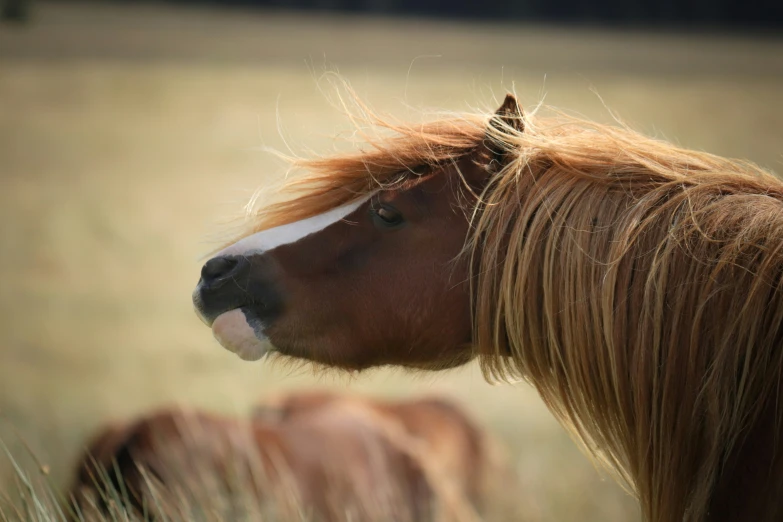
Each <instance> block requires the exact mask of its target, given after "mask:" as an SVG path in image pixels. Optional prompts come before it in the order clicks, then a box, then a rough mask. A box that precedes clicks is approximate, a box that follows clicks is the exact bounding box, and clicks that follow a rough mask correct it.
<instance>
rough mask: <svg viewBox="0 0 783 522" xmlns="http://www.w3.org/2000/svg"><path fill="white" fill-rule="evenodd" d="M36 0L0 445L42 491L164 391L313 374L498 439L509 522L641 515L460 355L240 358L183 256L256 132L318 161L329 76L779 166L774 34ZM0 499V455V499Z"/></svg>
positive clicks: (15, 50)
mask: <svg viewBox="0 0 783 522" xmlns="http://www.w3.org/2000/svg"><path fill="white" fill-rule="evenodd" d="M34 8H35V10H34V18H33V20H32V22H31V23H30V24H29V25H26V26H10V25H5V26H3V25H0V438H2V441H3V442H5V443H6V444H7V445H8V446H9V448H10V450H11V452H12V453H13V455H14V456H15V457H17V458H18V459H19V460H20V462H22V463H23V464H24V465H26V466H32V461H31V459H30V458H28V457H27V449H25V445H27V446H29V448H30V449H31V450H32V451H33V452H34V453H35V454H36V455H37V456H38V458H39V459H40V460H41V461H42V462H43V463H45V464H46V465H48V467H49V468H50V470H51V473H50V476H49V480H51V482H52V484H54V486H56V487H61V486H63V485H64V483H65V481H66V480H67V479H68V477H69V474H70V473H71V467H72V466H73V463H74V461H75V459H76V457H77V455H78V453H79V451H80V450H81V448H82V445H83V444H84V443H85V440H86V437H87V436H89V435H90V434H91V433H92V432H93V431H94V430H95V429H96V428H97V427H98V426H99V425H100V424H102V423H103V422H106V421H108V420H110V419H120V418H126V417H129V416H132V415H135V414H138V413H141V412H143V411H146V410H147V409H149V408H151V407H155V406H160V405H164V404H169V403H172V402H183V403H187V404H194V405H199V406H202V407H204V408H207V409H211V410H215V411H224V412H236V413H239V414H243V413H245V412H246V411H247V409H248V408H249V407H250V405H251V404H252V403H253V402H254V401H255V400H257V399H258V398H259V397H262V396H264V394H265V393H269V392H272V391H279V390H283V389H291V388H301V387H309V386H314V385H317V386H329V387H341V388H345V389H348V390H351V391H353V392H356V393H373V394H378V395H386V396H400V395H413V394H419V393H435V392H437V393H442V394H445V395H447V396H450V397H453V398H455V399H456V400H458V401H460V402H461V403H463V404H464V405H465V407H466V408H467V409H468V410H469V411H471V412H472V413H473V415H474V416H475V417H476V418H478V419H480V420H481V421H482V422H484V423H486V425H487V426H489V427H490V429H491V430H492V431H493V432H494V433H495V434H497V436H498V437H499V438H500V439H501V440H502V441H503V443H504V444H505V445H506V446H507V447H508V448H509V454H510V456H511V458H512V459H513V463H514V465H515V467H516V469H517V470H518V471H519V473H520V476H521V483H522V488H524V491H523V492H521V493H520V495H519V498H520V499H522V500H520V502H524V503H526V504H525V506H524V510H525V512H526V513H528V515H529V518H530V520H536V521H538V520H540V521H558V522H560V521H562V522H567V521H579V522H591V521H596V522H598V521H600V522H613V521H618V522H619V521H629V520H630V521H632V520H636V519H637V518H638V515H637V512H636V507H635V504H634V502H633V500H632V499H631V498H630V497H628V496H627V495H625V494H624V493H623V492H622V491H621V490H620V489H619V487H617V486H616V485H614V483H612V482H611V480H610V479H608V478H606V477H602V476H601V475H599V474H598V473H597V472H596V471H595V470H594V469H593V468H592V466H591V464H590V463H589V462H588V461H587V460H586V459H585V458H584V457H583V456H582V455H581V454H580V452H579V450H578V449H577V448H576V447H575V446H574V445H573V444H572V442H571V441H570V439H569V438H568V436H567V435H566V433H565V432H564V431H563V430H562V429H561V428H560V427H559V426H558V425H557V424H556V423H555V421H554V420H553V419H552V417H551V415H550V414H549V413H548V412H547V411H546V410H545V408H544V407H543V405H542V404H541V403H540V401H539V400H538V399H537V397H536V395H535V394H534V393H533V392H532V391H531V389H530V388H529V387H528V386H527V385H524V384H517V385H513V386H512V385H507V386H495V387H492V386H489V385H487V384H486V383H485V382H484V381H483V380H482V378H481V375H480V373H479V372H478V370H477V368H476V367H474V366H470V367H467V368H463V369H460V370H458V371H453V372H450V373H447V374H439V375H426V374H425V375H422V374H419V375H413V376H412V375H407V374H405V373H401V372H391V371H386V370H384V371H375V372H369V373H367V374H362V375H360V376H357V377H348V376H341V375H326V376H313V375H310V374H309V373H308V372H307V371H302V372H297V373H295V374H293V375H292V374H291V373H290V372H288V371H284V370H283V369H282V368H280V367H276V366H274V365H273V366H269V365H267V364H264V363H245V362H242V361H240V360H239V359H237V358H236V357H235V356H234V355H232V354H230V353H228V352H227V351H225V350H223V349H222V348H220V347H219V346H218V344H217V343H216V342H215V341H214V340H213V339H212V337H211V334H210V332H209V331H208V330H207V329H206V328H205V327H204V326H203V325H202V324H201V323H200V322H199V321H198V319H197V318H196V316H195V315H194V313H193V312H192V308H191V304H190V293H191V290H192V287H193V285H194V284H195V283H196V281H197V279H198V273H199V268H200V260H201V256H202V255H203V254H205V253H206V252H207V251H208V250H209V249H210V248H212V247H213V246H215V243H214V242H212V241H210V238H214V237H216V235H217V234H219V233H220V231H221V223H222V222H224V221H225V220H226V219H227V218H231V217H234V216H235V215H237V214H238V213H240V212H241V207H242V205H243V204H244V203H245V202H246V201H247V199H248V197H249V196H250V195H251V194H252V193H253V191H254V190H255V189H256V188H258V187H260V186H261V187H262V186H264V184H268V183H269V182H270V181H272V180H275V179H278V177H279V176H280V175H281V174H282V173H283V171H284V168H283V166H282V165H281V164H280V162H279V161H277V160H275V159H273V158H272V157H271V156H270V155H269V154H267V153H264V152H262V151H260V150H259V148H260V147H261V146H262V145H265V146H272V147H277V148H285V147H286V146H287V145H286V144H289V145H291V146H292V147H293V148H294V149H295V150H298V151H303V150H307V149H313V150H316V151H320V152H324V151H327V150H328V149H329V148H330V147H332V146H333V145H334V142H333V139H332V136H334V135H335V133H337V132H338V131H341V130H345V129H348V126H347V124H346V122H345V120H344V119H341V117H340V115H339V113H338V112H337V111H336V110H334V109H333V107H332V106H331V105H330V104H329V103H328V100H327V98H328V97H329V90H328V83H326V82H324V81H323V79H322V74H323V72H324V71H326V70H339V72H340V73H341V74H342V75H343V76H344V77H345V78H347V79H348V80H349V81H350V82H351V83H352V84H353V86H354V87H355V88H356V90H357V91H358V93H359V94H360V95H362V96H363V97H364V98H365V99H366V100H367V101H368V102H369V103H370V104H371V105H373V106H375V107H377V108H379V109H381V110H385V111H388V112H390V113H392V114H395V115H397V116H400V117H410V118H420V117H421V114H420V111H421V110H429V109H447V110H462V109H468V108H470V107H481V108H489V107H491V106H492V105H493V104H494V103H495V102H494V98H501V97H502V95H503V94H504V91H505V90H506V89H510V88H514V89H515V90H516V92H517V93H518V94H519V96H520V98H521V100H522V101H523V102H524V103H525V105H527V106H533V105H535V104H536V103H538V102H539V101H541V100H545V102H546V103H548V104H550V105H554V106H557V107H562V108H567V109H569V110H572V111H574V112H578V113H580V114H583V115H586V116H588V117H591V118H595V119H599V120H603V121H606V120H609V119H610V117H611V116H610V113H609V110H608V109H611V111H613V112H615V113H617V114H618V115H619V116H621V117H622V118H623V119H625V120H626V121H627V122H629V123H630V124H632V125H633V126H635V127H637V128H639V129H641V130H643V131H646V132H648V133H651V134H655V135H657V136H661V137H666V138H668V139H671V140H674V141H676V142H679V143H680V144H683V145H685V146H689V147H693V148H698V149H703V150H708V151H711V152H715V153H718V154H722V155H727V156H735V157H744V158H748V159H751V160H754V161H756V162H758V163H760V164H762V165H764V166H766V167H769V168H771V169H773V170H776V171H778V172H783V40H771V39H764V40H762V39H753V38H749V37H743V38H740V37H722V36H717V35H687V34H663V33H657V34H656V33H634V32H623V31H613V32H602V31H597V30H588V29H563V28H550V27H538V26H512V25H489V24H485V25H471V24H466V23H445V22H442V23H439V22H432V21H417V20H380V19H368V18H361V17H332V16H326V15H318V14H314V15H307V16H305V15H292V14H285V13H274V12H257V11H240V10H226V11H221V10H212V9H207V8H173V7H160V6H153V5H146V4H141V5H133V4H131V3H128V4H119V5H108V4H100V3H97V4H94V5H90V4H71V3H36V4H35V6H34ZM324 91H326V94H325V93H324ZM607 108H608V109H607ZM284 138H285V139H284ZM22 441H24V443H22ZM13 489H14V488H13V473H12V470H11V467H10V465H9V463H8V462H7V460H6V459H5V458H4V457H2V456H0V491H2V492H3V493H6V494H11V492H12V490H13Z"/></svg>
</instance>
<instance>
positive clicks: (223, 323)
mask: <svg viewBox="0 0 783 522" xmlns="http://www.w3.org/2000/svg"><path fill="white" fill-rule="evenodd" d="M212 335H214V336H215V339H217V341H218V342H219V343H220V344H221V345H222V346H223V348H225V349H226V350H228V351H230V352H233V353H235V354H237V355H238V356H239V358H240V359H243V360H245V361H257V360H258V359H260V358H261V357H263V356H264V354H266V353H267V352H268V351H269V349H270V347H269V343H268V342H267V341H261V340H259V339H258V338H257V337H256V334H255V332H254V331H253V329H252V328H251V327H250V325H249V324H247V319H245V314H244V313H242V310H240V309H238V308H237V309H236V310H231V311H230V312H226V313H224V314H221V315H220V316H218V318H217V319H215V322H214V323H212Z"/></svg>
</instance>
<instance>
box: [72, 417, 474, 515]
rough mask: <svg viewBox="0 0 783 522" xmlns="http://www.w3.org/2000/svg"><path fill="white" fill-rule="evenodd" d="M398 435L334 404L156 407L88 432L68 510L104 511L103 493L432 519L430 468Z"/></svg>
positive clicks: (243, 507)
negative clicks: (290, 409) (265, 413)
mask: <svg viewBox="0 0 783 522" xmlns="http://www.w3.org/2000/svg"><path fill="white" fill-rule="evenodd" d="M407 443H408V442H407V441H406V440H405V439H402V438H400V437H397V436H396V435H395V434H394V433H391V432H389V431H388V430H387V429H386V427H385V426H384V425H383V423H382V422H378V420H377V419H375V418H374V417H373V416H371V415H368V414H367V412H366V411H364V410H361V409H358V408H354V407H351V406H350V405H345V404H324V405H322V406H320V407H315V408H311V409H310V410H309V411H308V413H307V415H298V416H296V417H292V418H290V419H287V420H278V421H275V422H270V421H261V420H259V419H256V420H255V421H254V422H252V423H249V424H248V423H243V422H240V421H239V420H237V419H231V418H226V417H221V416H217V415H214V414H210V413H205V412H199V411H192V410H184V409H167V410H160V411H156V412H154V413H151V414H149V415H146V416H144V417H142V418H140V419H137V420H136V421H135V422H132V423H128V424H117V425H113V426H109V427H108V428H106V429H105V430H103V431H101V432H100V433H98V434H97V435H96V437H95V438H94V439H93V440H92V441H91V442H90V444H89V447H88V449H87V451H86V453H85V454H84V456H83V457H82V459H81V461H80V463H79V465H78V469H77V472H76V474H75V477H74V479H73V481H72V484H71V487H70V489H69V491H70V498H71V503H72V507H73V510H72V511H73V513H74V520H82V518H83V517H84V518H86V519H88V520H90V519H92V518H91V517H95V519H97V520H104V519H105V517H106V516H107V515H108V514H111V513H115V515H116V511H112V509H117V506H114V507H113V506H112V503H114V504H119V505H120V508H121V509H124V510H126V511H127V512H129V513H131V514H135V516H139V517H144V519H145V520H146V519H147V518H146V517H148V516H150V514H151V515H153V516H154V517H156V518H157V517H158V516H161V517H162V519H169V518H171V517H172V516H173V517H174V518H183V519H188V518H192V517H193V516H195V515H193V513H196V514H199V513H200V514H201V515H204V514H206V513H213V514H214V512H219V513H224V515H225V516H227V517H228V518H229V519H232V518H237V517H239V518H242V513H245V514H246V515H247V514H248V513H249V514H250V516H251V517H253V518H255V517H256V516H258V515H259V513H269V512H271V513H273V514H277V515H278V516H279V517H280V519H282V520H294V519H295V520H313V521H323V522H331V521H335V522H336V521H340V520H346V519H350V520H357V521H367V522H376V521H378V522H380V521H386V520H389V521H392V520H394V521H396V520H402V521H411V522H413V521H426V520H436V518H435V516H436V514H437V512H436V508H438V505H437V504H436V501H437V499H436V495H435V489H433V487H431V481H432V480H433V479H432V477H430V476H428V475H427V471H426V469H425V468H424V467H423V466H422V465H421V463H420V462H419V461H418V460H417V456H416V455H415V454H414V453H413V452H411V451H409V450H408V449H407V447H406V444H407ZM221 503H222V504H221ZM122 506H124V507H122ZM194 510H195V511H194ZM246 515H245V516H246ZM125 516H127V515H125ZM454 519H455V520H459V518H457V517H455V518H454Z"/></svg>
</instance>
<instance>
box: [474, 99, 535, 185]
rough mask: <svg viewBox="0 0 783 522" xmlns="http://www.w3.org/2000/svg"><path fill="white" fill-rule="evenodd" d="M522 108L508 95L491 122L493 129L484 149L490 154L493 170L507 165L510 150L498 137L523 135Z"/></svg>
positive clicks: (485, 138)
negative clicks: (511, 133) (512, 134)
mask: <svg viewBox="0 0 783 522" xmlns="http://www.w3.org/2000/svg"><path fill="white" fill-rule="evenodd" d="M522 115H523V113H522V108H521V107H520V106H519V102H517V98H516V96H514V95H513V94H506V98H505V99H504V100H503V103H502V104H501V105H500V107H499V108H498V110H496V111H495V114H494V115H493V116H492V118H490V120H489V126H490V127H491V129H489V130H488V131H487V135H486V136H485V137H484V147H486V148H487V151H488V152H489V154H490V156H489V162H490V165H489V167H490V169H491V170H493V171H494V170H499V169H500V168H502V167H503V166H504V165H505V164H506V156H507V154H508V150H507V149H506V148H505V147H504V146H503V144H502V143H500V142H499V140H498V136H499V135H500V136H502V135H503V134H508V133H509V131H512V132H513V131H516V132H518V133H522V132H524V130H525V122H524V120H523V116H522Z"/></svg>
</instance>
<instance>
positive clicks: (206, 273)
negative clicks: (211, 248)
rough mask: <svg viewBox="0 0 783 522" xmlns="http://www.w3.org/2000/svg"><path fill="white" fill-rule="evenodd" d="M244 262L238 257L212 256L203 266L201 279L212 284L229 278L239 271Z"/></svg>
mask: <svg viewBox="0 0 783 522" xmlns="http://www.w3.org/2000/svg"><path fill="white" fill-rule="evenodd" d="M242 264H243V263H241V262H240V260H239V258H236V257H215V258H212V259H210V260H209V261H207V262H206V263H205V264H204V266H203V267H202V268H201V280H202V281H203V282H204V283H205V284H210V283H215V282H219V281H221V280H224V279H227V278H229V277H231V276H233V275H235V274H236V273H237V272H239V269H240V268H241V265H242Z"/></svg>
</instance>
